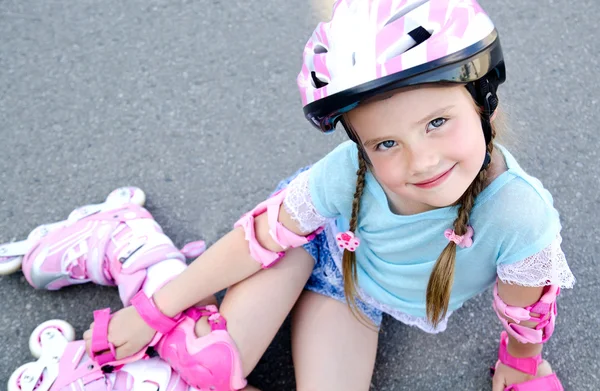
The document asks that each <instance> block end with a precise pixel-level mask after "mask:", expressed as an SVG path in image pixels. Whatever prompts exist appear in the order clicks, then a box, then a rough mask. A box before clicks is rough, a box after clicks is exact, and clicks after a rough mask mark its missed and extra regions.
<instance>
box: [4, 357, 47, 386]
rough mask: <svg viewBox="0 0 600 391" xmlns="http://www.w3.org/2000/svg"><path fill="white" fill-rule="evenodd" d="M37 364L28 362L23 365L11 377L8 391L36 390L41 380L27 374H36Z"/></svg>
mask: <svg viewBox="0 0 600 391" xmlns="http://www.w3.org/2000/svg"><path fill="white" fill-rule="evenodd" d="M35 365H36V363H34V362H28V363H27V364H23V365H21V366H20V367H19V368H17V370H16V371H14V372H13V373H12V375H10V378H9V379H8V384H7V390H8V391H22V390H34V389H35V388H36V386H38V383H39V382H40V380H41V379H36V378H34V377H33V376H31V375H28V374H27V372H34V368H35Z"/></svg>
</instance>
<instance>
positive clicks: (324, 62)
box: [297, 0, 494, 106]
mask: <svg viewBox="0 0 600 391" xmlns="http://www.w3.org/2000/svg"><path fill="white" fill-rule="evenodd" d="M417 27H423V28H425V29H426V30H428V31H429V32H430V33H431V34H432V35H431V37H430V38H429V39H427V40H426V41H425V42H423V43H421V44H420V45H418V46H415V47H414V48H412V49H411V47H412V46H413V45H414V44H415V41H414V40H413V39H412V38H411V37H410V36H409V35H408V33H409V32H410V31H412V30H414V29H415V28H417ZM493 30H494V24H493V23H492V21H491V20H490V19H489V17H488V16H487V14H486V13H485V12H484V11H483V9H482V8H481V7H480V6H479V4H478V3H477V1H475V0H373V1H359V0H338V1H337V2H336V4H335V5H334V11H333V16H332V19H331V21H329V22H327V23H320V24H319V25H318V26H317V28H316V29H315V31H314V32H313V34H312V36H311V38H310V39H309V41H308V42H307V43H306V46H305V49H304V54H303V59H304V61H303V65H302V69H301V71H300V73H299V75H298V78H297V83H298V88H299V89H300V94H301V97H302V103H303V105H304V106H306V105H307V104H309V103H311V102H314V101H316V100H319V99H322V98H325V97H327V96H329V95H333V94H335V93H337V92H340V91H343V90H346V89H348V88H352V87H355V86H358V85H360V84H363V83H366V82H368V81H371V80H375V79H378V78H381V77H384V76H387V75H390V74H393V73H397V72H401V71H404V70H407V69H410V68H412V67H415V66H418V65H421V64H425V63H428V62H431V61H435V60H437V59H440V58H442V57H445V56H447V55H450V54H452V53H455V52H457V51H459V50H462V49H464V48H466V47H468V46H470V45H472V44H474V43H476V42H478V41H481V40H482V39H484V38H486V37H487V36H488V35H489V34H490V33H492V32H493ZM409 49H410V50H409ZM311 72H315V75H316V77H317V78H318V79H319V80H321V81H323V82H325V83H328V84H327V85H326V86H323V87H320V88H317V87H316V86H315V85H314V82H313V79H312V77H311Z"/></svg>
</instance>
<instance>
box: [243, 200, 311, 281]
mask: <svg viewBox="0 0 600 391" xmlns="http://www.w3.org/2000/svg"><path fill="white" fill-rule="evenodd" d="M285 194H286V189H283V190H281V191H279V192H278V193H275V195H273V196H272V197H271V198H269V199H267V200H266V201H263V202H261V203H260V204H258V205H257V206H256V207H255V208H254V209H252V210H251V211H250V212H248V213H246V214H244V215H243V216H242V217H241V218H240V219H239V220H238V221H237V222H236V223H235V224H234V227H240V226H241V227H242V228H243V229H244V231H245V237H246V240H247V241H248V246H249V248H250V255H251V256H252V258H254V259H255V260H256V261H258V262H260V263H261V264H262V267H263V269H266V268H269V267H271V266H273V265H275V263H277V261H279V260H280V259H281V258H283V256H284V255H285V250H287V249H288V248H294V247H300V246H302V245H304V244H306V243H308V242H310V241H311V240H313V239H314V238H315V236H316V235H317V234H318V233H320V232H321V231H322V229H318V230H316V231H315V232H313V233H311V234H310V235H308V236H301V235H297V234H295V233H294V232H292V231H290V230H289V229H287V228H285V227H284V226H283V224H281V223H280V222H279V210H280V208H281V204H282V203H283V200H284V199H285ZM265 211H266V212H267V220H268V223H269V234H270V235H271V237H272V238H273V240H274V241H275V242H276V243H277V244H278V245H279V246H281V248H283V249H284V251H278V252H275V251H271V250H269V249H266V248H264V247H263V246H262V245H261V244H260V243H259V242H258V240H257V239H256V232H255V229H254V218H255V217H256V216H259V215H261V214H263V213H264V212H265Z"/></svg>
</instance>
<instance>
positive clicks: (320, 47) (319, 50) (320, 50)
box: [313, 43, 327, 54]
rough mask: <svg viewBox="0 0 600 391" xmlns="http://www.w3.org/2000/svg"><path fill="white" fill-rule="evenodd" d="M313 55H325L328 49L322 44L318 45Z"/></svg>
mask: <svg viewBox="0 0 600 391" xmlns="http://www.w3.org/2000/svg"><path fill="white" fill-rule="evenodd" d="M313 53H315V54H323V53H327V48H326V47H325V46H323V45H321V44H320V43H318V44H316V45H315V47H314V49H313Z"/></svg>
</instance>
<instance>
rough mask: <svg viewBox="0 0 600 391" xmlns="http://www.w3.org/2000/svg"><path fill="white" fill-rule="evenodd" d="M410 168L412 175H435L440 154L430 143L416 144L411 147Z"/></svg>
mask: <svg viewBox="0 0 600 391" xmlns="http://www.w3.org/2000/svg"><path fill="white" fill-rule="evenodd" d="M409 151H410V153H409V154H408V157H409V159H410V160H409V167H410V171H411V174H416V175H418V174H434V172H433V171H435V169H436V167H437V166H438V165H439V162H440V157H439V154H438V152H437V151H436V149H435V148H433V146H432V145H431V144H430V143H427V142H423V141H420V142H416V143H414V144H412V145H410V147H409Z"/></svg>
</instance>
